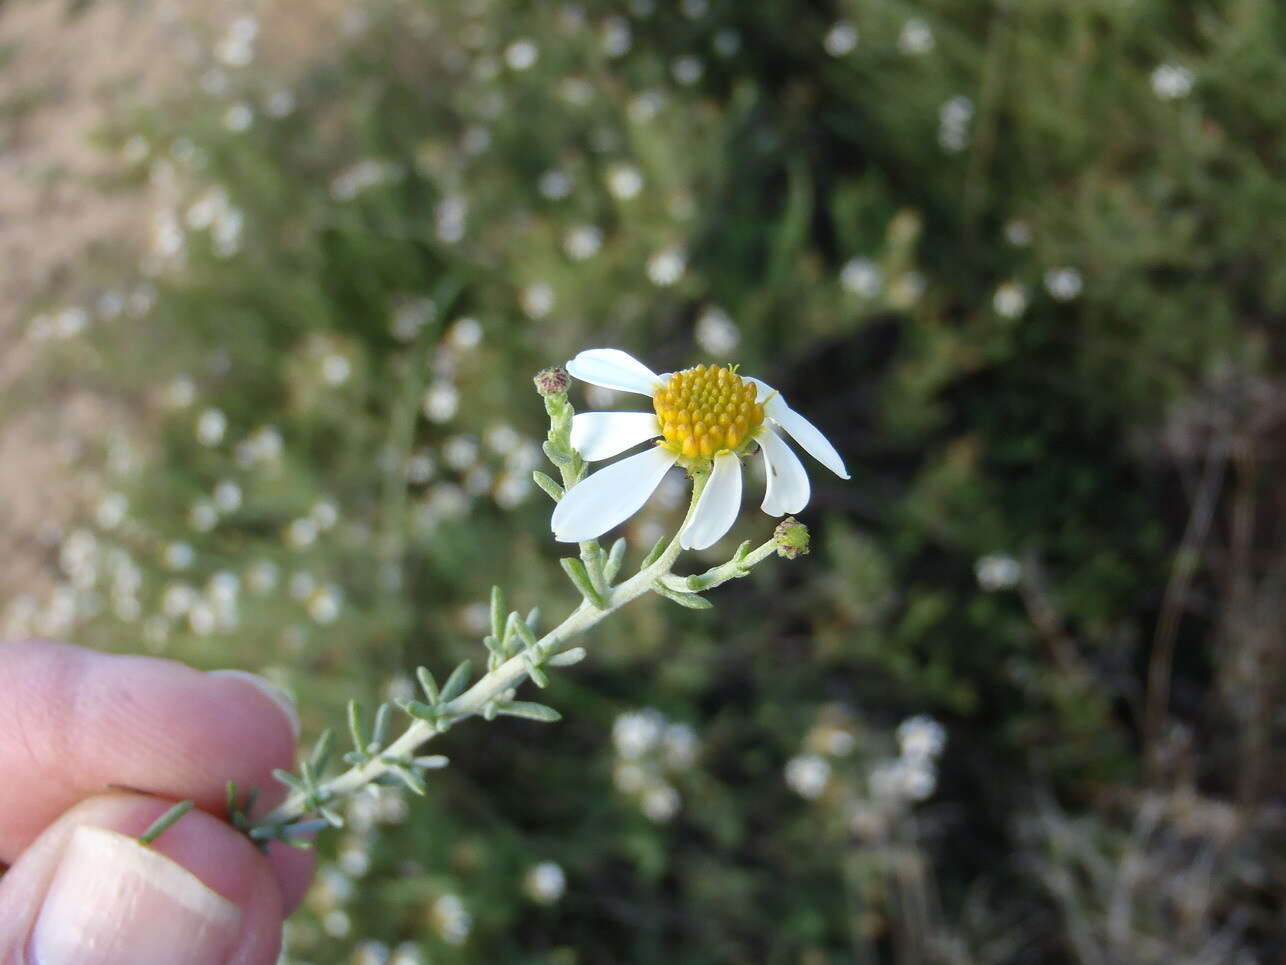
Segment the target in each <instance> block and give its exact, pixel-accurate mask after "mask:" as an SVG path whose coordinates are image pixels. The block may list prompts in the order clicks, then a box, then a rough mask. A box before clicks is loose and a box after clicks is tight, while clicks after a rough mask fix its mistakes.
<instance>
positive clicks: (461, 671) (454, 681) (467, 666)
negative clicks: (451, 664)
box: [441, 660, 473, 704]
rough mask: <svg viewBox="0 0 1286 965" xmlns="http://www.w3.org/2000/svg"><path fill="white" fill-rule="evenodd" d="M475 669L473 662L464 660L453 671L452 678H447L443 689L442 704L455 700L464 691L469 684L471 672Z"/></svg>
mask: <svg viewBox="0 0 1286 965" xmlns="http://www.w3.org/2000/svg"><path fill="white" fill-rule="evenodd" d="M472 669H473V661H472V660H462V661H461V662H460V665H459V666H458V667H456V668H455V670H453V671H451V676H450V677H448V678H447V682H446V684H445V685H444V686H443V687H442V697H441V701H442V703H444V704H445V703H446V702H447V701H449V700H455V699H456V697H458V696H460V694H461V692H462V691H463V690H464V686H465V684H467V683H468V682H469V671H470V670H472Z"/></svg>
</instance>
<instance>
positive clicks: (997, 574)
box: [973, 553, 1023, 593]
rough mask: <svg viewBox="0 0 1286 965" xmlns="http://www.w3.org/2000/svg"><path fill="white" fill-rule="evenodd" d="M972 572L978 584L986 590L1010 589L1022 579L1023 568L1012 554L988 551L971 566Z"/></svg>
mask: <svg viewBox="0 0 1286 965" xmlns="http://www.w3.org/2000/svg"><path fill="white" fill-rule="evenodd" d="M973 574H974V576H975V577H976V578H977V580H978V585H979V586H980V587H982V588H983V589H984V590H986V591H987V592H989V593H991V592H995V591H996V590H1012V589H1013V588H1014V587H1016V586H1017V585H1018V582H1019V581H1020V580H1021V579H1022V576H1023V568H1022V564H1021V563H1019V562H1018V561H1017V560H1016V559H1014V558H1013V557H1012V556H1005V555H1004V554H1002V553H989V554H988V555H986V556H983V557H980V558H979V559H978V561H977V562H976V563H975V564H974V566H973Z"/></svg>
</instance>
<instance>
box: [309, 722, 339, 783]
mask: <svg viewBox="0 0 1286 965" xmlns="http://www.w3.org/2000/svg"><path fill="white" fill-rule="evenodd" d="M334 750H335V732H334V731H333V730H331V729H330V728H329V727H328V728H326V729H325V730H324V731H322V734H321V737H319V738H317V744H316V746H315V747H314V748H313V757H312V765H313V772H314V773H316V774H321V773H322V772H323V771H324V770H326V765H327V764H329V763H330V755H331V753H332V752H333V751H334Z"/></svg>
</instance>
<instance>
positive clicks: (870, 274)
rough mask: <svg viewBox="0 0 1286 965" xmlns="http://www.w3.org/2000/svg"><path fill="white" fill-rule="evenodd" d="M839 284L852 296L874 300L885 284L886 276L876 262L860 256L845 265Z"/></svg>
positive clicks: (840, 274) (840, 273)
mask: <svg viewBox="0 0 1286 965" xmlns="http://www.w3.org/2000/svg"><path fill="white" fill-rule="evenodd" d="M839 283H840V284H841V285H842V286H843V287H844V290H845V291H847V292H850V293H851V294H854V295H857V296H859V297H861V298H874V297H875V296H876V295H878V294H879V293H880V286H881V285H883V284H884V274H883V272H881V271H880V269H879V267H878V266H877V265H876V264H875V262H873V261H871V259H869V258H863V257H862V256H860V255H859V256H858V257H856V258H850V259H849V260H848V261H846V262H845V263H844V267H843V268H841V269H840V272H839Z"/></svg>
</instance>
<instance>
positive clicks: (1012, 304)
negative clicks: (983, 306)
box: [991, 281, 1027, 318]
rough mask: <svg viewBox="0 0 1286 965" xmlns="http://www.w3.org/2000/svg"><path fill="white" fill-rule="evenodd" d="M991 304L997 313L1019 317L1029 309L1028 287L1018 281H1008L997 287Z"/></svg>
mask: <svg viewBox="0 0 1286 965" xmlns="http://www.w3.org/2000/svg"><path fill="white" fill-rule="evenodd" d="M991 304H992V306H993V307H994V308H995V309H996V314H997V315H1001V316H1003V317H1004V318H1017V317H1018V316H1020V315H1021V314H1022V313H1023V312H1025V311H1027V289H1026V288H1025V287H1024V286H1022V285H1020V284H1019V283H1018V282H1016V281H1007V282H1005V283H1004V284H1002V285H1000V286H999V287H998V288H997V289H996V293H995V294H994V295H993V296H992V298H991Z"/></svg>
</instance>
